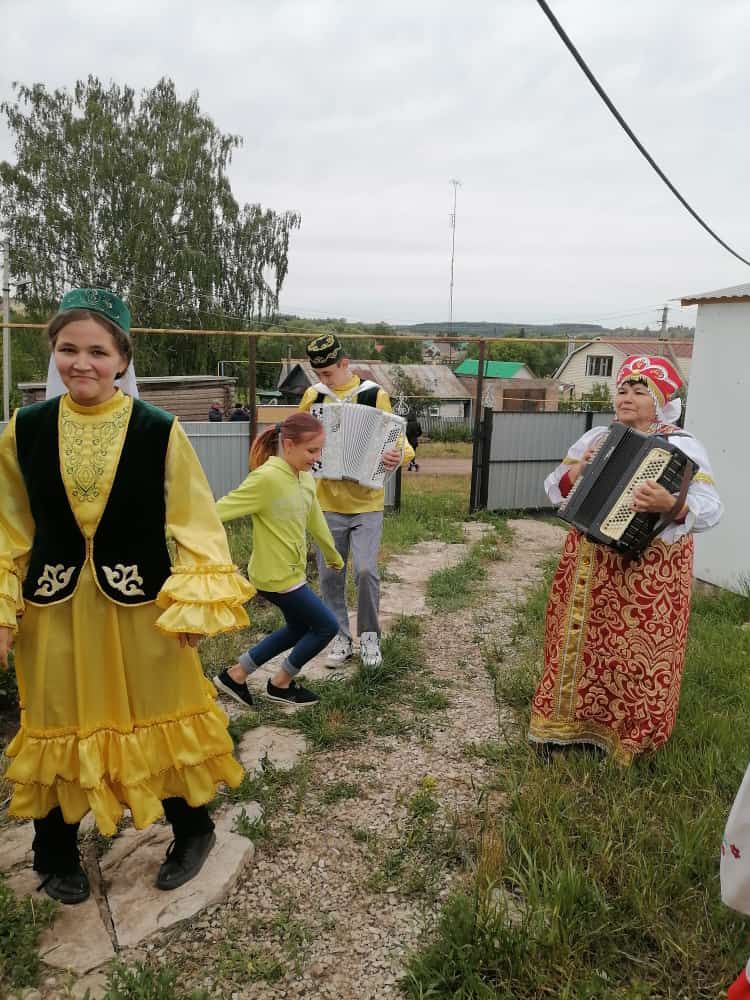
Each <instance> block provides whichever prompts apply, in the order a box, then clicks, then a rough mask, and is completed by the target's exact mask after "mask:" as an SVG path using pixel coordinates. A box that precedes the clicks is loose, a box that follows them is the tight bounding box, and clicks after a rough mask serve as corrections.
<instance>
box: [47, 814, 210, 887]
mask: <svg viewBox="0 0 750 1000" xmlns="http://www.w3.org/2000/svg"><path fill="white" fill-rule="evenodd" d="M162 805H163V806H164V815H165V816H166V817H167V822H169V823H170V824H171V826H172V831H173V833H174V837H175V840H182V839H184V838H186V837H198V836H201V835H202V834H204V833H210V832H211V831H212V830H213V828H214V824H213V821H212V820H211V817H210V816H209V814H208V809H207V808H206V807H205V806H189V805H188V804H187V802H186V801H185V800H184V799H178V798H172V799H164V801H163V802H162ZM78 825H79V824H78V823H66V822H65V820H64V819H63V814H62V811H61V809H60V807H59V806H55V808H54V809H53V810H52V811H51V812H50V813H48V814H47V815H46V816H45V817H44V819H35V820H34V841H33V844H32V847H33V850H34V870H35V871H38V872H42V873H44V874H45V875H50V874H54V875H67V874H69V873H70V872H73V871H75V870H76V868H77V867H78V865H79V864H80V862H81V856H80V854H79V852H78Z"/></svg>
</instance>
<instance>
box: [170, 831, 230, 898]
mask: <svg viewBox="0 0 750 1000" xmlns="http://www.w3.org/2000/svg"><path fill="white" fill-rule="evenodd" d="M215 843H216V834H215V833H214V831H213V830H211V832H210V833H202V834H200V835H199V836H197V837H180V839H179V840H173V841H172V843H171V844H170V845H169V847H168V848H167V856H166V858H165V859H164V862H163V864H162V866H161V868H160V869H159V874H158V875H157V876H156V887H157V889H164V890H169V889H178V888H179V887H180V886H181V885H184V884H185V883H186V882H189V881H190V879H191V878H195V876H196V875H197V874H198V872H199V871H200V870H201V868H202V867H203V865H204V863H205V861H206V858H207V857H208V855H209V854H210V853H211V848H212V847H213V846H214V844H215Z"/></svg>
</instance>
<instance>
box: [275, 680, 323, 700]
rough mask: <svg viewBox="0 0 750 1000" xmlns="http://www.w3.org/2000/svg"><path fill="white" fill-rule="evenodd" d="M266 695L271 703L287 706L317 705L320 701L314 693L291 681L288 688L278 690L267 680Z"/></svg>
mask: <svg viewBox="0 0 750 1000" xmlns="http://www.w3.org/2000/svg"><path fill="white" fill-rule="evenodd" d="M266 693H267V694H268V697H269V698H270V699H271V701H283V702H286V704H287V705H317V704H318V702H319V701H320V698H319V697H318V696H317V695H316V694H315V692H314V691H309V690H308V689H307V688H304V687H302V685H301V684H298V683H297V682H296V681H292V683H291V684H290V685H289V687H285V688H280V687H276V685H275V684H272V683H271V682H270V680H269V682H268V684H266Z"/></svg>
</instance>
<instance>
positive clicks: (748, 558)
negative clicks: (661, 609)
mask: <svg viewBox="0 0 750 1000" xmlns="http://www.w3.org/2000/svg"><path fill="white" fill-rule="evenodd" d="M749 398H750V303H745V302H737V303H730V302H726V303H721V304H713V305H701V306H699V307H698V318H697V321H696V328H695V346H694V348H693V365H692V376H691V379H690V398H689V404H688V408H687V418H686V424H685V426H686V429H687V430H689V431H690V432H691V433H693V434H695V436H696V437H697V438H698V439H699V440H700V441H701V442H702V443H703V444H704V445H705V447H706V449H707V450H708V457H709V459H710V461H711V464H712V466H713V472H714V478H715V480H716V486H717V489H718V491H719V494H720V496H721V498H722V500H723V501H724V507H725V510H724V517H723V519H722V521H721V523H720V524H719V525H718V526H717V527H716V528H713V529H711V531H708V532H706V533H705V534H702V535H701V534H699V535H696V536H695V541H696V558H695V575H696V576H697V577H698V579H700V580H706V581H708V582H709V583H713V584H716V585H718V586H721V587H726V588H728V589H729V590H735V591H739V590H742V589H743V585H744V583H745V582H747V581H750V516H749V509H750V462H749V461H748V457H749V452H750V449H749V448H748V431H747V427H748V399H749Z"/></svg>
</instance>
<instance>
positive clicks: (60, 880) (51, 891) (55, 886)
mask: <svg viewBox="0 0 750 1000" xmlns="http://www.w3.org/2000/svg"><path fill="white" fill-rule="evenodd" d="M40 874H41V873H40ZM42 890H44V892H46V893H47V895H48V896H50V897H51V898H52V899H56V900H58V901H59V902H60V903H65V904H66V905H68V906H73V905H75V904H76V903H85V902H86V900H87V899H88V898H89V896H90V895H91V886H90V885H89V877H88V875H87V874H86V872H85V871H84V870H83V868H81V866H80V865H79V866H78V867H77V868H76V870H75V871H73V872H68V873H67V874H66V875H54V874H52V875H44V874H42V881H41V882H40V883H39V888H38V890H37V891H38V892H41V891H42Z"/></svg>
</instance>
